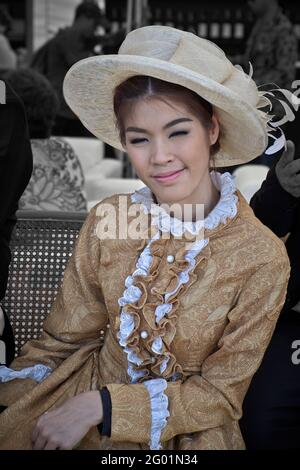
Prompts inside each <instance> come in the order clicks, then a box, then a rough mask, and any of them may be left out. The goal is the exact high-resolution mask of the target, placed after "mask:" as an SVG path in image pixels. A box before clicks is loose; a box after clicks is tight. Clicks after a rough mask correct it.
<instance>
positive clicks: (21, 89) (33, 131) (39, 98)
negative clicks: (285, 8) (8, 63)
mask: <svg viewBox="0 0 300 470" xmlns="http://www.w3.org/2000/svg"><path fill="white" fill-rule="evenodd" d="M5 78H6V79H7V81H8V82H9V84H10V85H11V86H12V88H13V89H14V90H15V92H16V93H17V95H18V96H19V97H20V98H21V100H22V101H23V103H24V106H25V111H26V114H27V119H28V127H29V136H30V138H31V139H46V138H48V137H50V135H51V131H52V128H53V125H54V121H55V117H56V114H57V111H58V106H59V102H58V98H57V96H56V92H55V91H54V89H53V88H52V85H51V83H50V82H49V81H48V80H47V78H46V77H44V76H43V75H41V74H40V73H38V72H36V71H35V70H31V69H19V70H14V71H11V72H8V73H7V74H6V75H5Z"/></svg>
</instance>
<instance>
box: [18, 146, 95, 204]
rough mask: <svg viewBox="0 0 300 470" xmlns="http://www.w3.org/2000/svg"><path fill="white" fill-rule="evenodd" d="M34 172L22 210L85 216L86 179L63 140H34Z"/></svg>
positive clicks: (26, 191) (24, 197)
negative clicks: (62, 212) (78, 213)
mask: <svg viewBox="0 0 300 470" xmlns="http://www.w3.org/2000/svg"><path fill="white" fill-rule="evenodd" d="M31 148H32V154H33V171H32V176H31V179H30V181H29V184H28V186H27V188H26V189H25V191H24V193H23V196H22V198H21V199H20V202H19V209H26V210H44V211H65V212H77V211H80V212H85V211H86V210H87V202H86V197H85V193H84V189H83V186H84V177H83V172H82V168H81V165H80V162H79V160H78V157H77V155H76V154H75V152H74V150H73V149H72V147H71V146H70V145H69V144H68V143H67V142H65V141H63V140H62V139H59V138H57V137H51V138H50V139H33V140H31Z"/></svg>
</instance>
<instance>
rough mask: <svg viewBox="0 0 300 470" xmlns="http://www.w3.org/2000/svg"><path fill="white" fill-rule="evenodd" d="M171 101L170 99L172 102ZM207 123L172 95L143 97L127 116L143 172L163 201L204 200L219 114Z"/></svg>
mask: <svg viewBox="0 0 300 470" xmlns="http://www.w3.org/2000/svg"><path fill="white" fill-rule="evenodd" d="M168 103H170V104H168ZM212 122H213V126H212V127H211V128H210V129H205V128H204V127H203V125H202V124H201V122H200V121H199V119H198V118H197V117H195V116H194V115H193V114H191V113H190V112H189V111H188V110H187V109H186V107H185V106H184V105H182V104H179V103H177V102H176V101H174V100H170V99H169V98H168V102H167V103H166V102H165V101H161V100H159V99H155V98H152V99H148V100H140V101H138V103H137V104H136V105H135V106H134V107H133V109H132V112H131V113H130V114H128V116H126V117H125V120H124V129H125V139H126V141H125V144H126V150H127V152H128V155H129V158H130V160H131V162H132V164H133V166H134V168H135V171H136V173H137V175H138V177H139V178H140V179H141V180H142V181H143V182H144V183H145V184H146V185H147V186H148V187H149V188H150V189H151V190H152V192H153V193H154V194H155V196H156V199H157V201H158V202H159V203H166V204H173V203H180V204H193V203H200V202H202V200H203V196H204V197H205V194H206V193H207V191H209V189H210V185H211V179H210V176H209V160H210V146H211V145H212V144H214V143H215V142H216V141H217V139H218V135H219V125H218V121H217V119H216V118H215V117H213V119H212Z"/></svg>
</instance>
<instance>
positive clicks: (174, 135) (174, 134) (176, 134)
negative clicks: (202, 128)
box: [170, 131, 188, 137]
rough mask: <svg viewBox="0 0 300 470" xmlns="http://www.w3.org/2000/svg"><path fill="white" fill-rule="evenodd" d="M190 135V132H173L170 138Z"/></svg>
mask: <svg viewBox="0 0 300 470" xmlns="http://www.w3.org/2000/svg"><path fill="white" fill-rule="evenodd" d="M187 134H188V131H177V132H173V134H171V135H170V137H177V136H179V135H187Z"/></svg>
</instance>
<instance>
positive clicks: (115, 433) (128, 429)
mask: <svg viewBox="0 0 300 470" xmlns="http://www.w3.org/2000/svg"><path fill="white" fill-rule="evenodd" d="M107 388H108V391H109V393H110V397H111V404H112V408H111V409H112V414H111V440H112V441H118V442H121V441H127V442H139V443H145V444H148V443H149V441H150V436H151V403H150V396H149V393H148V390H147V389H146V387H145V386H144V385H143V384H140V383H136V384H108V385H107Z"/></svg>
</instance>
